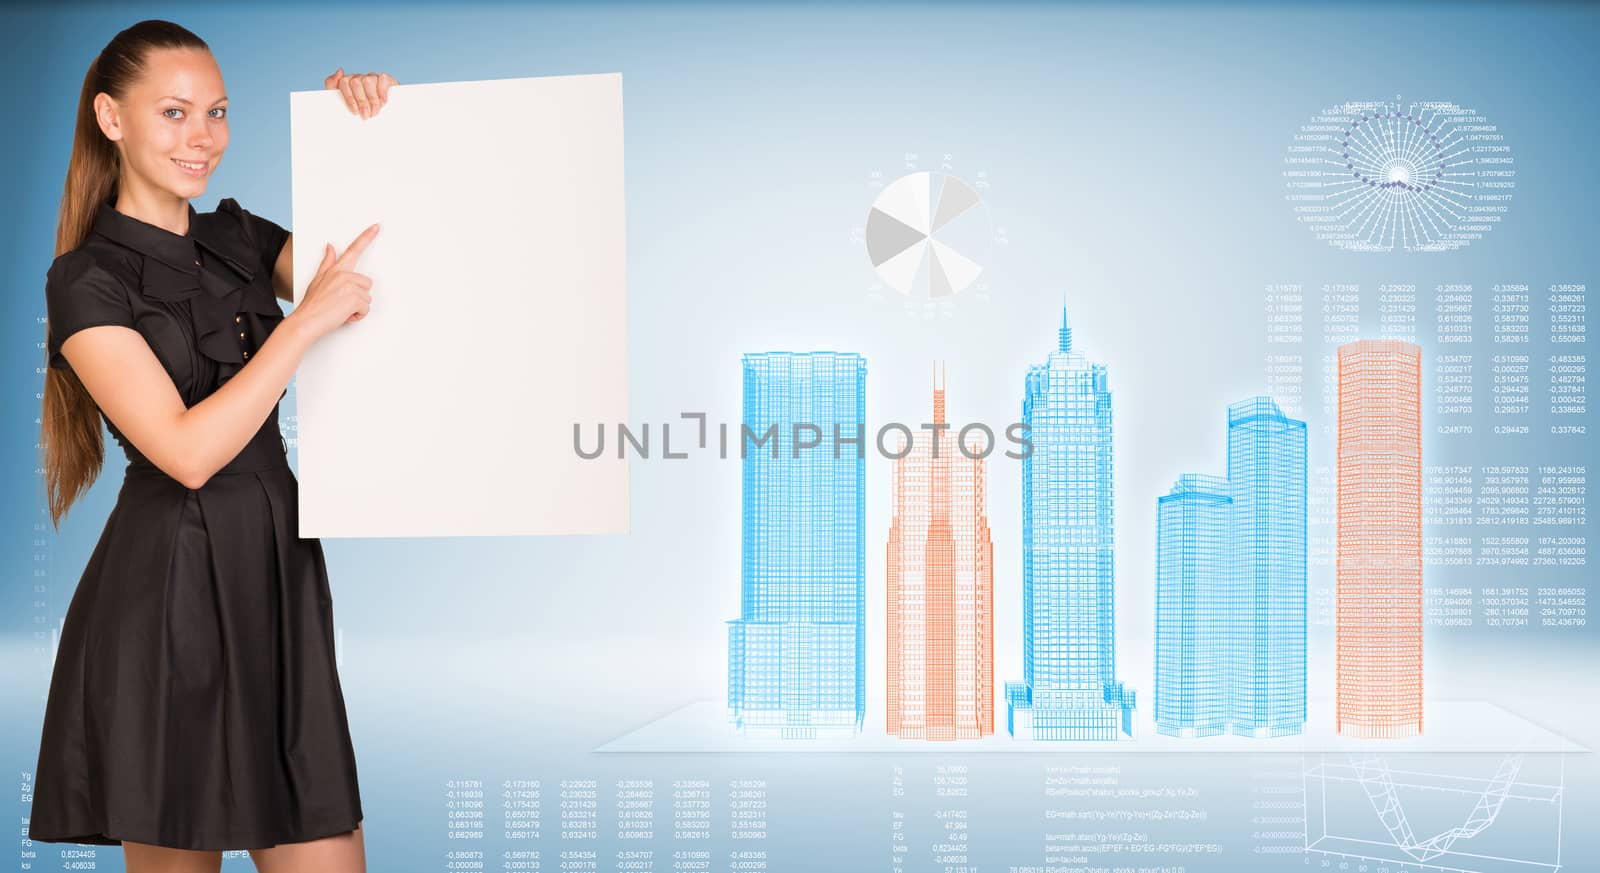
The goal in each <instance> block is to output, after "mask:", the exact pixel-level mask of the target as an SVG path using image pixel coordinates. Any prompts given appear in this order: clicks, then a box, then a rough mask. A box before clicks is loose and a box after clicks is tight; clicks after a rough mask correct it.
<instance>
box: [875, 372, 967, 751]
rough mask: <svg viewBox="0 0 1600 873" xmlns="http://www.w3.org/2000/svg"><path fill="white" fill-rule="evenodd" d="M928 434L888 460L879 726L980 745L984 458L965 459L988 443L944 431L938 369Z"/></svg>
mask: <svg viewBox="0 0 1600 873" xmlns="http://www.w3.org/2000/svg"><path fill="white" fill-rule="evenodd" d="M933 425H934V426H933V428H932V429H931V430H929V429H923V430H919V431H916V432H915V435H914V437H913V438H912V439H911V445H910V450H909V451H907V445H906V440H907V437H906V434H905V433H904V432H902V433H901V434H900V439H899V442H898V444H897V445H896V447H895V451H894V453H895V454H896V455H898V456H900V457H899V458H898V459H897V460H896V461H895V465H894V473H893V482H892V487H891V490H890V493H891V494H892V495H893V499H894V506H893V507H892V513H893V517H892V520H891V521H890V524H889V545H888V562H887V566H888V577H889V579H888V596H887V598H885V602H886V604H887V608H888V621H887V636H888V639H887V657H886V658H885V661H886V662H887V673H888V681H887V684H886V688H887V691H888V714H887V720H886V724H887V729H888V732H889V733H890V734H891V735H894V736H898V737H901V738H902V739H928V740H962V739H978V738H980V737H985V736H988V735H990V734H992V733H994V543H993V541H992V540H991V538H990V536H989V513H988V495H987V493H986V491H987V489H986V483H987V477H986V474H985V472H984V459H983V458H982V457H969V456H968V455H969V454H970V455H982V454H986V453H987V450H988V448H990V447H992V444H993V438H992V435H991V436H990V438H989V442H988V443H987V444H986V443H984V442H983V441H982V440H981V439H979V438H972V439H963V438H962V437H960V436H958V435H952V434H951V433H950V432H949V427H948V426H947V425H946V422H945V411H944V377H943V372H942V368H941V372H938V373H936V374H935V385H934V390H933ZM941 425H945V426H943V427H941ZM958 440H962V442H961V443H959V444H960V445H965V446H966V451H965V452H963V451H962V450H961V449H960V448H958Z"/></svg>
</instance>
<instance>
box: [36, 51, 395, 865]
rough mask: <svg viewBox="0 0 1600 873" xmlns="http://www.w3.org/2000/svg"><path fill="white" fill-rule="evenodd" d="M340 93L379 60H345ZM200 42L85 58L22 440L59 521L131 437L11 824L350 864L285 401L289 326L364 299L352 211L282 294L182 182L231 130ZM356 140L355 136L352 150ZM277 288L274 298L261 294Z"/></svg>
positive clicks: (330, 693) (327, 322)
mask: <svg viewBox="0 0 1600 873" xmlns="http://www.w3.org/2000/svg"><path fill="white" fill-rule="evenodd" d="M324 84H325V85H326V87H328V88H338V89H339V90H340V91H341V92H343V94H344V97H345V100H346V102H347V104H348V105H349V107H350V109H351V111H352V112H355V113H357V114H359V115H360V116H361V117H362V118H369V117H371V115H372V114H373V113H375V112H377V111H378V110H379V109H381V108H382V107H383V105H384V104H385V103H386V102H387V99H388V91H389V87H390V86H391V85H394V84H396V83H395V81H394V79H393V77H391V76H388V75H387V74H378V73H368V74H364V75H356V76H347V75H345V73H344V70H343V69H342V68H341V69H339V70H338V71H336V72H335V73H334V74H333V75H331V76H329V77H328V78H327V80H326V81H325V83H324ZM227 102H228V101H227V97H226V94H225V92H224V90H223V84H222V74H221V73H220V72H219V71H218V69H217V63H216V59H215V58H213V57H212V55H211V52H210V49H209V48H208V47H207V46H206V44H205V42H203V41H201V39H200V38H199V37H197V36H195V35H194V34H193V33H190V32H189V31H188V30H185V29H184V28H182V27H179V26H178V25H176V24H173V23H171V22H166V21H142V22H140V23H138V24H136V25H134V26H132V27H130V28H128V29H127V30H124V31H122V32H121V33H119V34H117V35H116V37H115V38H113V39H112V40H111V41H110V43H108V44H107V45H106V47H105V48H104V49H103V50H102V51H101V52H100V54H99V56H98V57H97V58H96V59H95V61H94V63H93V64H91V65H90V67H89V71H88V74H87V75H86V76H85V77H84V82H83V89H82V92H81V95H80V97H79V102H78V114H77V121H76V125H77V129H76V133H75V134H74V140H73V145H72V158H71V162H70V164H69V165H68V167H67V181H66V189H65V194H64V196H63V198H62V203H61V216H60V223H59V226H58V229H57V234H56V255H57V256H56V258H55V261H54V263H52V264H51V265H50V269H49V272H48V274H47V279H46V283H45V296H46V304H47V313H48V326H47V339H46V347H47V350H48V365H49V366H48V368H47V370H46V376H45V391H44V401H43V403H44V415H43V426H42V433H41V443H42V447H43V452H44V471H45V478H46V485H47V491H48V496H49V503H50V514H51V519H52V521H53V522H55V523H57V524H59V521H60V518H61V515H62V514H63V513H65V512H66V510H67V508H68V507H69V506H70V505H71V504H72V502H73V501H74V500H75V499H76V498H77V497H79V496H81V495H82V493H83V492H84V491H85V490H86V489H87V488H88V487H89V485H90V484H91V483H92V482H93V481H94V479H95V478H96V477H97V476H98V474H99V471H100V467H101V464H102V462H103V460H104V443H103V442H102V439H101V429H100V419H101V416H102V415H104V417H105V419H106V422H107V424H108V425H109V427H110V430H111V433H112V436H114V437H115V438H116V440H117V442H118V443H120V444H121V446H122V449H123V452H124V453H125V454H126V455H127V459H128V466H127V468H126V473H125V476H124V480H123V484H122V489H121V491H120V492H119V493H118V495H117V503H116V506H115V508H114V509H113V510H112V511H111V516H110V518H109V519H108V520H107V522H106V526H105V530H104V532H103V533H102V534H101V536H100V540H99V543H98V544H97V545H96V547H95V549H94V552H93V554H92V555H91V556H90V558H89V561H88V565H87V567H86V568H85V569H84V572H83V576H82V578H81V579H80V581H79V583H78V587H77V589H76V591H75V592H74V593H73V596H72V601H71V603H70V605H69V606H68V609H67V614H66V618H65V623H64V625H63V626H62V631H61V639H60V643H59V646H58V648H57V651H56V656H55V667H54V673H53V675H52V677H51V681H50V695H49V699H48V701H47V703H46V706H45V717H44V729H43V738H42V740H41V742H40V748H39V765H38V769H37V775H36V780H35V785H34V794H33V811H32V819H31V821H30V822H29V828H28V835H29V837H31V838H32V839H34V840H41V841H46V842H68V843H91V844H100V845H116V844H118V843H120V844H121V845H122V847H123V851H124V855H125V859H126V868H127V870H128V871H129V873H147V871H163V873H166V871H200V870H205V871H216V870H217V869H218V868H219V867H220V865H221V861H222V854H221V853H222V850H225V849H249V850H251V855H252V858H253V860H254V861H255V865H256V867H257V869H258V870H261V871H263V873H277V871H291V870H293V871H302V870H326V871H362V870H365V864H366V862H365V852H364V848H363V843H362V835H361V826H360V825H361V819H362V813H361V800H360V795H359V792H358V789H357V784H356V762H355V754H354V751H353V749H352V746H351V741H350V733H349V728H348V724H347V722H346V719H345V709H344V699H343V694H342V691H341V689H340V686H339V677H338V674H337V672H336V669H335V664H334V643H333V601H332V595H331V593H330V591H329V587H328V577H327V568H326V565H325V562H324V560H323V553H322V547H321V543H320V542H319V541H318V540H315V539H301V538H300V537H299V536H298V535H297V529H298V522H297V517H296V506H297V501H298V496H297V488H298V483H297V482H296V480H295V478H294V475H293V473H292V472H291V470H290V467H289V465H288V461H287V459H286V456H285V454H286V452H287V446H286V444H285V442H284V441H283V438H282V436H281V434H280V433H279V430H278V402H279V400H281V399H282V397H283V395H284V393H286V386H287V384H288V382H289V378H290V376H291V375H293V373H294V371H295V369H296V367H298V366H299V363H300V360H301V358H302V356H303V355H304V354H305V352H306V350H307V349H308V348H309V347H310V346H311V344H312V343H315V342H316V341H318V340H319V339H320V338H322V337H323V336H325V335H327V334H328V333H330V332H332V331H334V330H337V329H339V328H340V327H341V326H343V325H345V324H348V323H350V322H354V321H358V320H360V319H361V318H362V317H363V316H364V315H366V313H367V311H368V307H369V306H370V304H371V295H370V290H371V281H370V280H369V279H368V278H367V277H365V276H363V275H361V274H360V273H356V272H354V269H355V267H356V263H357V261H358V260H359V258H360V257H361V254H362V252H363V250H365V249H366V247H367V246H368V245H369V244H370V243H371V242H372V240H373V239H374V238H375V237H376V236H377V233H378V225H376V224H374V225H372V226H371V227H369V228H367V229H366V231H364V232H363V233H362V234H361V235H360V236H359V237H357V238H356V240H355V241H354V242H353V243H352V244H351V245H350V246H349V248H347V249H345V251H344V252H343V253H342V254H339V255H337V256H336V255H335V252H334V249H333V247H332V246H328V245H325V246H324V249H323V257H322V263H321V264H320V265H319V266H318V268H317V272H316V275H315V276H314V277H313V278H312V279H311V281H310V284H309V285H308V287H307V288H306V291H305V294H304V296H303V297H302V299H301V301H300V303H299V305H297V306H295V307H294V311H293V312H292V313H291V314H289V315H288V316H287V317H285V316H284V314H283V310H282V309H281V308H279V305H278V302H277V299H282V300H292V294H293V290H292V267H291V265H292V263H293V257H292V254H291V250H292V249H291V247H292V241H291V237H290V235H289V232H288V231H286V230H285V229H283V228H282V227H280V226H279V225H277V224H275V223H273V222H272V221H269V220H267V219H265V218H262V217H260V216H257V215H254V214H252V213H250V212H248V211H246V210H245V209H244V208H242V207H241V206H239V204H238V203H237V202H235V201H234V200H232V199H231V198H230V199H224V200H223V201H222V202H221V203H220V204H219V206H218V207H217V209H216V211H215V212H206V213H197V212H196V211H195V209H194V207H193V206H192V205H190V204H189V200H190V199H191V198H194V197H198V196H200V195H201V194H204V193H205V190H206V184H207V182H209V181H210V178H211V174H212V173H213V172H215V170H216V168H217V164H218V163H219V162H220V161H221V159H222V154H223V152H224V150H226V149H227V147H228V119H227ZM352 160H360V156H359V155H353V156H352ZM274 298H277V299H274Z"/></svg>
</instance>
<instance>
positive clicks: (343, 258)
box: [335, 222, 378, 270]
mask: <svg viewBox="0 0 1600 873" xmlns="http://www.w3.org/2000/svg"><path fill="white" fill-rule="evenodd" d="M377 235H378V225H377V223H376V222H374V223H373V224H372V226H370V227H368V228H367V229H366V230H363V231H362V232H361V235H360V236H358V237H356V238H355V241H354V242H352V243H350V247H349V248H347V249H345V250H344V254H342V255H340V256H339V260H338V261H337V262H336V263H335V266H338V267H339V268H341V269H345V270H348V269H350V268H352V267H354V266H355V265H356V261H358V260H360V259H361V254H362V253H363V252H365V251H366V250H367V246H368V245H371V244H372V240H373V238H374V237H376V236H377Z"/></svg>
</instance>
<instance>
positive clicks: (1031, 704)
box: [1005, 311, 1135, 740]
mask: <svg viewBox="0 0 1600 873" xmlns="http://www.w3.org/2000/svg"><path fill="white" fill-rule="evenodd" d="M1022 420H1023V423H1024V425H1026V427H1027V428H1028V431H1029V434H1030V440H1031V442H1032V450H1031V451H1030V452H1029V453H1028V454H1027V455H1026V456H1025V457H1024V458H1023V460H1022V659H1023V660H1022V670H1023V678H1022V680H1021V681H1020V682H1017V681H1014V682H1007V683H1006V687H1005V694H1006V729H1007V730H1008V731H1009V732H1010V733H1011V734H1012V736H1015V737H1018V738H1024V739H1040V740H1106V739H1118V738H1120V737H1124V736H1130V737H1131V736H1132V735H1133V715H1134V709H1135V694H1134V691H1133V689H1131V688H1126V687H1124V686H1123V684H1122V683H1121V682H1120V681H1118V680H1117V678H1116V603H1115V597H1116V591H1115V578H1114V566H1113V559H1112V554H1113V528H1112V476H1111V471H1112V443H1111V433H1112V431H1111V391H1110V389H1109V388H1108V387H1107V383H1106V368H1105V366H1104V365H1102V364H1094V363H1091V362H1089V361H1088V360H1087V359H1086V358H1085V357H1084V356H1083V354H1082V353H1081V352H1077V351H1074V350H1073V348H1072V328H1071V327H1070V325H1069V324H1068V322H1067V317H1066V313H1065V311H1063V312H1062V317H1061V328H1060V330H1059V331H1058V333H1057V348H1056V350H1055V351H1053V352H1051V353H1050V355H1049V357H1048V359H1047V360H1046V361H1045V362H1044V363H1042V364H1035V365H1033V366H1031V367H1029V368H1028V374H1027V382H1026V391H1025V393H1024V396H1023V402H1022Z"/></svg>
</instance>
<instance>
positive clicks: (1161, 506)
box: [1155, 473, 1237, 737]
mask: <svg viewBox="0 0 1600 873" xmlns="http://www.w3.org/2000/svg"><path fill="white" fill-rule="evenodd" d="M1232 528H1233V490H1232V488H1231V487H1230V486H1229V484H1228V480H1227V479H1224V478H1222V477H1220V476H1206V475H1196V474H1193V473H1185V474H1183V475H1182V476H1180V477H1178V481H1177V483H1176V484H1174V485H1173V486H1172V492H1171V493H1169V494H1166V495H1164V496H1162V497H1161V498H1159V499H1158V500H1157V501H1156V697H1155V716H1156V732H1157V733H1162V734H1173V735H1175V736H1198V737H1205V736H1211V735H1213V734H1220V733H1223V732H1225V731H1226V730H1227V728H1228V668H1227V665H1228V662H1229V657H1230V656H1229V652H1228V648H1229V646H1230V645H1231V643H1232V641H1231V639H1230V635H1231V631H1232V622H1233V621H1234V618H1235V616H1234V610H1235V609H1236V608H1237V604H1236V603H1234V602H1233V594H1234V592H1233V591H1232V590H1230V589H1231V587H1232V584H1233V581H1234V567H1233V562H1234V540H1233V530H1232Z"/></svg>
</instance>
